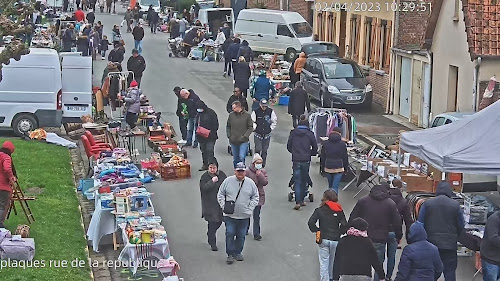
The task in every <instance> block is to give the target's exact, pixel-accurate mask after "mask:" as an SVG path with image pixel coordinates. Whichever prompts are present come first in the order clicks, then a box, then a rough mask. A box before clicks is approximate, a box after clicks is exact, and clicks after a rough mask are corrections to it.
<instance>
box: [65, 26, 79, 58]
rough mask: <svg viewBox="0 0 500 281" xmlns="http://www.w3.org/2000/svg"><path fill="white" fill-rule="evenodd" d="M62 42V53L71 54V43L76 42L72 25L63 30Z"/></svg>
mask: <svg viewBox="0 0 500 281" xmlns="http://www.w3.org/2000/svg"><path fill="white" fill-rule="evenodd" d="M62 41H63V52H71V48H72V47H73V43H75V42H76V33H75V26H74V25H73V24H72V23H70V24H68V26H67V28H66V29H65V30H64V33H63V36H62Z"/></svg>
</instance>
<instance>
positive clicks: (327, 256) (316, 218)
mask: <svg viewBox="0 0 500 281" xmlns="http://www.w3.org/2000/svg"><path fill="white" fill-rule="evenodd" d="M338 200H339V198H338V196H337V193H335V191H333V190H331V189H327V190H326V191H325V192H324V193H323V198H322V199H321V204H320V206H319V207H318V208H316V209H315V210H314V212H313V214H312V215H311V217H310V218H309V221H308V222H307V225H308V226H309V230H311V232H313V233H316V234H317V236H316V237H319V240H317V241H316V243H317V244H318V246H319V249H318V256H319V275H320V280H321V281H330V280H333V265H334V260H335V250H336V249H337V244H338V241H339V240H340V235H342V234H344V231H345V229H344V228H345V227H346V226H347V221H346V218H345V214H344V210H343V209H342V206H341V205H340V204H339V203H338ZM318 222H319V227H318V226H317V223H318ZM318 232H319V233H318ZM318 234H319V235H318ZM317 239H318V238H317Z"/></svg>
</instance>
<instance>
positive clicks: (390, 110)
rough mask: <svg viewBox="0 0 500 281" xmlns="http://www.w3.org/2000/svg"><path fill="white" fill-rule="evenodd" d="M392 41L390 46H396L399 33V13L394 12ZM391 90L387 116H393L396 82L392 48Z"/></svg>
mask: <svg viewBox="0 0 500 281" xmlns="http://www.w3.org/2000/svg"><path fill="white" fill-rule="evenodd" d="M398 6H399V1H398ZM394 18H395V19H394V33H393V34H394V36H393V38H394V40H393V42H392V46H397V45H398V33H399V13H398V12H396V11H395V12H394ZM391 53H392V54H391V82H390V83H391V84H390V86H391V89H390V94H389V101H388V103H389V106H388V107H387V111H388V112H387V114H394V83H395V81H396V73H395V72H396V58H397V56H396V52H395V51H394V49H393V48H391Z"/></svg>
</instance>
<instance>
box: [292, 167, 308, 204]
mask: <svg viewBox="0 0 500 281" xmlns="http://www.w3.org/2000/svg"><path fill="white" fill-rule="evenodd" d="M310 166H311V162H294V163H293V177H294V181H295V184H294V189H295V203H296V204H300V203H303V202H304V197H306V191H307V188H306V183H307V180H308V178H309V167H310Z"/></svg>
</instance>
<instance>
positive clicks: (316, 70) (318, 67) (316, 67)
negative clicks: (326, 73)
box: [312, 62, 321, 76]
mask: <svg viewBox="0 0 500 281" xmlns="http://www.w3.org/2000/svg"><path fill="white" fill-rule="evenodd" d="M313 66H314V68H313V71H312V73H313V74H318V75H319V76H321V64H320V63H319V62H314V64H313Z"/></svg>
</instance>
